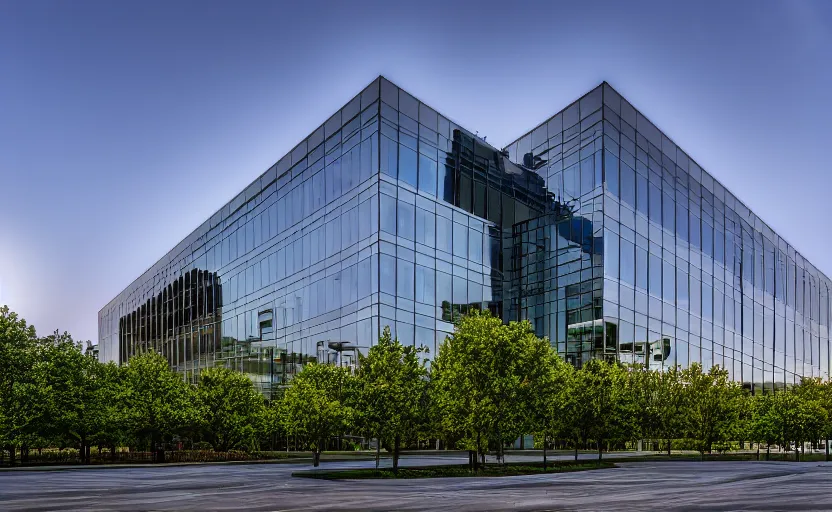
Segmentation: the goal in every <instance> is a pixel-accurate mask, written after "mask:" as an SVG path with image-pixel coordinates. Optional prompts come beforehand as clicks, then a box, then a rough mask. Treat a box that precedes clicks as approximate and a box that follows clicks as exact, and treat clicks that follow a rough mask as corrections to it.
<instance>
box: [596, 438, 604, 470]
mask: <svg viewBox="0 0 832 512" xmlns="http://www.w3.org/2000/svg"><path fill="white" fill-rule="evenodd" d="M595 444H596V445H598V463H599V464H600V463H601V454H602V452H603V448H602V444H601V440H600V439H599V440H597V441H595Z"/></svg>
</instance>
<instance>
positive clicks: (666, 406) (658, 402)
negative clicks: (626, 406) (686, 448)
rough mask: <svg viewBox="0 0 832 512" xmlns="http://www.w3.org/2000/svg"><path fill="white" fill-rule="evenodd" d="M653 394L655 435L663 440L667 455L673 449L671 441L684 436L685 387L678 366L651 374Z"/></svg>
mask: <svg viewBox="0 0 832 512" xmlns="http://www.w3.org/2000/svg"><path fill="white" fill-rule="evenodd" d="M653 373H654V382H655V387H654V389H655V394H654V397H653V398H654V402H653V410H654V414H655V430H654V432H655V435H656V437H657V438H658V439H664V441H665V443H666V448H667V455H668V456H670V451H671V449H672V448H673V440H674V439H677V438H680V437H682V436H683V435H684V431H685V423H686V419H687V414H686V402H685V400H686V395H685V386H684V382H683V381H682V370H681V369H680V368H679V367H678V366H674V367H672V368H668V369H666V370H665V371H663V372H653Z"/></svg>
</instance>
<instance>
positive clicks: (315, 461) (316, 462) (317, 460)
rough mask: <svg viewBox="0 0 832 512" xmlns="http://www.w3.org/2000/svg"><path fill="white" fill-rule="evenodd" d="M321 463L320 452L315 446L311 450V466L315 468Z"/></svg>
mask: <svg viewBox="0 0 832 512" xmlns="http://www.w3.org/2000/svg"><path fill="white" fill-rule="evenodd" d="M320 463H321V452H320V448H318V447H317V446H316V447H315V449H314V450H313V451H312V467H315V468H317V467H318V466H319V465H320Z"/></svg>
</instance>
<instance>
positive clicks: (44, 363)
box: [0, 307, 279, 464]
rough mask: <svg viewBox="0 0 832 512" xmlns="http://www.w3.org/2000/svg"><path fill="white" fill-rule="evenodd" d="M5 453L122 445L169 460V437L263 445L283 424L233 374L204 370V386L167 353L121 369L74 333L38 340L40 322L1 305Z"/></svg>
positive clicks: (0, 415) (85, 453)
mask: <svg viewBox="0 0 832 512" xmlns="http://www.w3.org/2000/svg"><path fill="white" fill-rule="evenodd" d="M0 369H2V371H0V447H2V448H4V449H5V450H6V451H7V452H8V453H9V456H10V461H11V463H12V464H14V461H15V459H16V454H17V453H18V452H19V453H20V457H21V459H22V461H23V462H26V460H27V458H28V456H29V451H30V450H32V449H42V448H47V447H57V448H66V447H74V448H78V450H79V454H80V458H81V459H82V460H83V461H85V462H89V460H90V448H91V447H92V446H98V447H99V448H101V447H108V448H110V450H111V451H112V454H113V456H115V453H116V449H117V448H118V447H123V446H131V447H137V448H143V449H146V448H148V447H149V448H150V450H151V451H152V452H153V453H154V457H155V458H156V459H157V460H164V452H163V451H162V449H161V447H162V446H163V443H164V442H165V441H171V440H172V439H174V438H175V437H183V438H188V439H191V440H198V441H203V442H207V443H210V445H211V446H212V447H213V448H214V449H216V450H218V451H226V450H229V449H232V448H250V447H256V446H257V443H258V441H259V440H260V439H262V438H263V437H267V436H269V435H270V434H272V433H274V432H276V431H277V429H278V428H279V425H278V424H277V421H276V415H275V411H274V408H273V407H269V406H268V405H267V403H266V402H265V401H264V399H263V397H262V395H260V393H258V392H257V391H256V390H255V388H254V386H253V385H252V383H251V381H250V380H249V379H248V378H247V377H246V376H245V375H244V374H241V373H237V372H234V371H231V370H228V369H226V368H212V369H209V370H206V371H204V372H203V373H202V374H201V377H200V383H199V386H191V385H189V384H187V383H185V381H184V380H183V379H182V377H181V375H178V374H176V373H174V372H172V371H171V370H170V368H169V366H168V362H167V360H166V359H164V358H163V357H162V356H160V355H159V354H155V353H148V354H143V355H141V356H138V357H136V358H133V359H131V360H130V364H128V365H125V366H123V367H118V366H116V365H115V364H113V363H109V364H102V363H99V362H98V360H97V359H96V358H94V357H92V356H90V355H86V354H84V352H83V351H82V350H81V345H80V344H78V343H75V342H74V341H73V340H72V337H71V336H70V335H69V334H66V333H64V334H59V333H55V334H52V335H50V336H46V337H43V338H39V337H37V336H36V333H35V330H34V328H33V327H32V326H30V325H27V324H26V322H25V321H24V320H22V319H20V318H19V317H18V316H17V315H16V314H15V313H13V312H11V311H9V309H8V308H7V307H3V308H0Z"/></svg>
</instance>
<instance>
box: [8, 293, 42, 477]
mask: <svg viewBox="0 0 832 512" xmlns="http://www.w3.org/2000/svg"><path fill="white" fill-rule="evenodd" d="M37 344H38V340H37V336H36V334H35V328H34V327H33V326H31V325H28V324H27V323H26V321H25V320H23V319H22V318H20V317H19V316H18V315H17V314H16V313H14V312H12V311H11V310H9V308H8V307H7V306H2V307H0V369H2V371H0V446H4V447H6V449H8V450H9V455H10V462H11V464H14V462H15V453H16V449H17V448H18V447H23V446H25V445H26V442H27V439H31V438H32V437H33V436H34V431H35V430H36V429H37V425H38V419H39V418H40V417H42V415H43V408H42V404H41V403H40V402H39V401H38V387H37V385H36V384H35V382H34V379H33V377H34V375H33V373H32V367H33V365H34V362H35V361H36V360H37V356H36V348H37ZM24 457H25V453H24Z"/></svg>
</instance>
